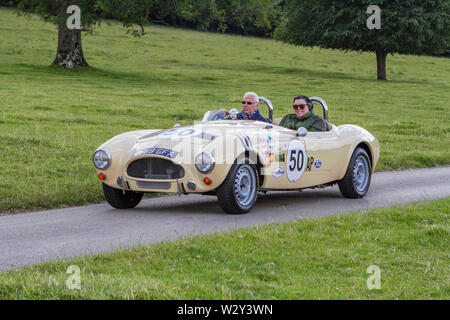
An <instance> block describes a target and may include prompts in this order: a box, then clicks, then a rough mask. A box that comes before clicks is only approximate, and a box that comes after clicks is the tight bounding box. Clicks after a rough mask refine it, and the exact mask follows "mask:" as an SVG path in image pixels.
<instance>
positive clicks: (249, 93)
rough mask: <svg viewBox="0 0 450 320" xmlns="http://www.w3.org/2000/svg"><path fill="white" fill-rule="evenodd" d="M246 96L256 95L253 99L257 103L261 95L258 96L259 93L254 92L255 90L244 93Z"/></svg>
mask: <svg viewBox="0 0 450 320" xmlns="http://www.w3.org/2000/svg"><path fill="white" fill-rule="evenodd" d="M246 96H254V97H255V100H253V101H254V102H256V103H259V97H258V95H257V94H256V93H254V92H247V93H245V94H244V98H245V97H246Z"/></svg>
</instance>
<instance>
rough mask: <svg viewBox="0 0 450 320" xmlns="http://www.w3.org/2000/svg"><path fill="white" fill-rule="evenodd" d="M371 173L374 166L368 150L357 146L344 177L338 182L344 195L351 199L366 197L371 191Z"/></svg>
mask: <svg viewBox="0 0 450 320" xmlns="http://www.w3.org/2000/svg"><path fill="white" fill-rule="evenodd" d="M371 174H372V168H371V165H370V160H369V156H368V155H367V152H366V151H365V150H364V149H362V148H356V149H355V151H354V152H353V155H352V158H351V159H350V163H349V164H348V168H347V172H346V173H345V176H344V178H343V179H342V180H341V181H339V183H338V185H339V190H340V191H341V193H342V195H343V196H344V197H346V198H350V199H358V198H362V197H364V196H365V195H366V193H367V191H369V186H370V180H371Z"/></svg>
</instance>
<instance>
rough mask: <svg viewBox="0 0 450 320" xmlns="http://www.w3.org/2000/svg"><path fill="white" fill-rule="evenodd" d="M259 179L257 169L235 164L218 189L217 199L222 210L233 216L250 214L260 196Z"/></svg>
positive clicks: (247, 165)
mask: <svg viewBox="0 0 450 320" xmlns="http://www.w3.org/2000/svg"><path fill="white" fill-rule="evenodd" d="M257 191H258V177H257V175H256V170H255V167H254V166H252V165H250V164H238V163H235V164H233V166H232V167H231V169H230V172H229V173H228V176H227V177H226V179H225V181H224V182H223V183H222V185H221V186H220V187H219V188H218V189H217V198H218V199H219V204H220V206H221V207H222V209H223V210H224V211H225V212H227V213H231V214H242V213H247V212H249V211H250V210H251V209H252V207H253V205H254V204H255V201H256V197H257V194H258V192H257Z"/></svg>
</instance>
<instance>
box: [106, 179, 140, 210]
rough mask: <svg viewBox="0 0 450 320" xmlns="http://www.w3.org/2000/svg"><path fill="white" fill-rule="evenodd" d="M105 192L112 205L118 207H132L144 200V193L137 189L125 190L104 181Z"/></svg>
mask: <svg viewBox="0 0 450 320" xmlns="http://www.w3.org/2000/svg"><path fill="white" fill-rule="evenodd" d="M103 194H104V195H105V198H106V201H107V202H108V203H109V204H110V205H111V207H113V208H116V209H132V208H134V207H136V206H137V205H138V204H139V202H141V200H142V196H143V195H144V193H142V192H136V191H125V194H124V192H123V190H121V189H116V188H113V187H110V186H108V185H106V184H104V183H103Z"/></svg>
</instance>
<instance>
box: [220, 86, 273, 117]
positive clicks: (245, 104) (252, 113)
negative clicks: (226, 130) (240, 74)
mask: <svg viewBox="0 0 450 320" xmlns="http://www.w3.org/2000/svg"><path fill="white" fill-rule="evenodd" d="M258 108H259V97H258V95H257V94H256V93H254V92H247V93H246V94H245V95H244V98H243V99H242V111H241V112H239V113H238V114H237V116H236V120H257V121H264V122H269V123H271V122H270V120H269V119H266V118H264V117H263V116H262V115H261V113H260V112H259V110H258ZM221 111H222V110H221ZM226 119H227V120H230V119H231V118H230V117H228V118H226Z"/></svg>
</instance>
